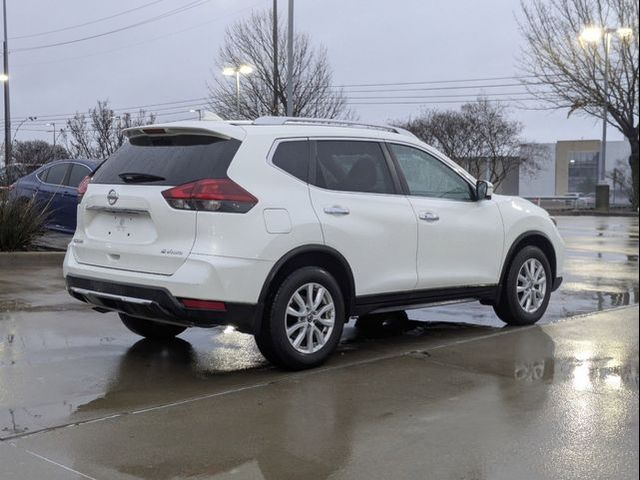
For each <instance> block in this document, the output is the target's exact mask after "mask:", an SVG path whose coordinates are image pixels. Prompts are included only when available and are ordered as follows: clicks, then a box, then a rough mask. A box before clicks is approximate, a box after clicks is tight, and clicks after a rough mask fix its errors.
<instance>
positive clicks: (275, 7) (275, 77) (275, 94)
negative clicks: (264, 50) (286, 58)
mask: <svg viewBox="0 0 640 480" xmlns="http://www.w3.org/2000/svg"><path fill="white" fill-rule="evenodd" d="M272 34H273V108H272V110H271V114H272V115H276V116H277V115H278V0H273V32H272Z"/></svg>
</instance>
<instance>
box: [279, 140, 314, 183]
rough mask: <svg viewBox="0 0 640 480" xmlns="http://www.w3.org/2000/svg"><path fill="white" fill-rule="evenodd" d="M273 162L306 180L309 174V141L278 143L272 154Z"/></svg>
mask: <svg viewBox="0 0 640 480" xmlns="http://www.w3.org/2000/svg"><path fill="white" fill-rule="evenodd" d="M273 164H274V165H275V166H277V167H280V168H281V169H283V170H284V171H285V172H289V173H290V174H291V175H293V176H294V177H296V178H299V179H300V180H303V181H305V182H306V181H307V177H308V175H309V142H307V141H306V140H305V141H295V142H282V143H280V144H279V145H278V146H277V148H276V151H275V153H274V154H273Z"/></svg>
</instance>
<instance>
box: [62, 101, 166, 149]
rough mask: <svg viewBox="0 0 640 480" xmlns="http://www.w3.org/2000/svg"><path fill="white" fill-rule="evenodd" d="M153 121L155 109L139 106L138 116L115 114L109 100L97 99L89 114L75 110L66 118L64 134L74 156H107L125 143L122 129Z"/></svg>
mask: <svg viewBox="0 0 640 480" xmlns="http://www.w3.org/2000/svg"><path fill="white" fill-rule="evenodd" d="M154 122H155V115H154V114H152V113H151V114H149V115H147V113H146V112H145V111H144V110H140V111H138V113H137V114H136V115H135V117H134V116H133V115H131V113H129V112H127V113H121V114H116V113H115V111H114V110H113V109H111V108H110V107H109V101H108V100H104V101H100V100H98V104H97V105H96V106H95V107H94V108H92V109H90V110H89V112H88V114H85V113H76V114H75V115H74V117H73V118H72V119H70V120H68V121H67V127H66V129H65V131H64V135H65V138H66V139H67V141H68V142H69V147H68V148H69V151H70V152H71V154H72V155H73V156H74V157H86V158H107V157H108V156H109V155H111V154H112V153H113V152H115V151H116V150H117V149H118V148H120V146H121V145H122V144H123V143H124V135H123V133H122V130H123V129H125V128H129V127H135V126H139V125H148V124H151V123H154ZM67 136H70V137H71V138H68V137H67Z"/></svg>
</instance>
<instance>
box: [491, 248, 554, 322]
mask: <svg viewBox="0 0 640 480" xmlns="http://www.w3.org/2000/svg"><path fill="white" fill-rule="evenodd" d="M552 284H553V278H552V274H551V266H550V265H549V260H548V259H547V257H546V255H545V254H544V252H543V251H542V250H540V249H539V248H538V247H534V246H528V247H524V248H523V249H522V250H520V251H519V252H518V253H517V254H516V256H515V257H514V258H513V260H512V261H511V264H510V265H509V270H508V271H507V274H506V277H505V283H504V285H503V290H502V292H501V295H500V300H499V303H498V304H496V305H494V307H493V310H494V311H495V312H496V315H498V317H499V318H500V320H502V321H503V322H505V323H507V324H508V325H514V326H522V325H533V324H534V323H536V322H537V321H538V320H540V318H542V316H543V315H544V313H545V312H546V310H547V306H548V305H549V297H550V296H551V288H552Z"/></svg>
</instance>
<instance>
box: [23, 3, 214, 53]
mask: <svg viewBox="0 0 640 480" xmlns="http://www.w3.org/2000/svg"><path fill="white" fill-rule="evenodd" d="M209 1H210V0H195V1H193V2H191V3H188V4H187V5H184V6H182V7H179V8H175V9H173V10H169V11H168V12H164V13H162V14H160V15H156V16H155V17H151V18H148V19H146V20H142V21H139V22H136V23H133V24H130V25H126V26H124V27H120V28H116V29H114V30H109V31H107V32H102V33H96V34H94V35H89V36H87V37H81V38H76V39H74V40H66V41H62V42H55V43H49V44H44V45H36V46H33V47H22V48H14V49H12V50H11V51H12V52H14V53H15V52H28V51H32V50H40V49H43V48H52V47H59V46H62V45H70V44H73V43H79V42H84V41H86V40H92V39H94V38H100V37H104V36H107V35H112V34H114V33H118V32H122V31H125V30H130V29H132V28H135V27H139V26H141V25H146V24H148V23H151V22H155V21H158V20H162V19H164V18H168V17H171V16H173V15H177V14H179V13H182V12H185V11H187V10H191V9H192V8H196V7H199V6H201V5H204V4H205V3H207V2H209Z"/></svg>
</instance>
